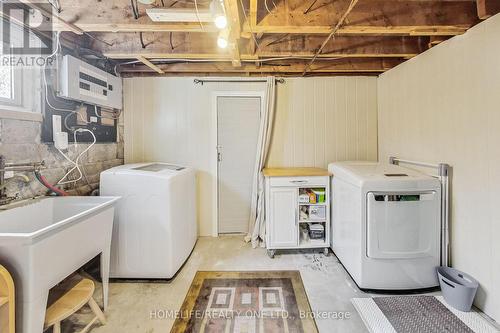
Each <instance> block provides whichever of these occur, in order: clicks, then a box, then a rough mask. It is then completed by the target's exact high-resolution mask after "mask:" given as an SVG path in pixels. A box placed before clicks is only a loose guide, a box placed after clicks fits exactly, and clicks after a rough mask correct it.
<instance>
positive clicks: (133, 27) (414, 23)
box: [55, 0, 478, 37]
mask: <svg viewBox="0 0 500 333" xmlns="http://www.w3.org/2000/svg"><path fill="white" fill-rule="evenodd" d="M59 1H60V3H61V7H62V12H61V13H60V16H61V18H63V19H65V20H66V21H67V22H71V23H73V24H75V26H77V27H79V28H81V29H82V30H84V31H101V32H139V31H142V32H148V31H149V32H151V31H174V32H179V31H184V32H203V31H206V32H215V31H217V29H216V28H215V27H214V26H213V24H210V25H209V24H205V25H204V27H205V30H202V29H201V27H200V26H199V24H197V23H158V22H152V21H151V20H150V19H149V17H147V15H145V14H144V10H143V8H144V6H142V5H141V6H142V7H141V8H142V11H141V15H140V17H139V18H138V19H137V20H135V19H134V18H133V16H132V15H131V10H130V1H127V0H114V1H113V5H112V6H111V5H110V3H109V2H108V1H102V0H85V1H76V0H59ZM225 1H228V2H231V3H233V2H235V3H236V4H238V3H239V0H225ZM252 1H254V0H252ZM308 4H309V3H308V2H305V1H299V0H287V1H276V5H277V8H276V9H275V10H273V15H265V17H263V18H262V19H261V20H260V21H259V24H255V25H254V24H253V22H244V24H243V27H242V33H243V35H244V37H250V32H251V31H253V32H254V33H268V34H269V33H291V34H325V35H328V33H329V32H330V30H331V24H332V22H338V20H339V18H340V15H341V14H340V13H342V12H343V9H342V8H344V7H345V1H331V2H329V4H327V5H325V6H323V7H321V8H318V9H315V11H314V12H310V13H308V14H304V11H305V9H306V8H307V6H308ZM186 6H187V5H186ZM260 7H262V6H260ZM200 9H204V8H202V7H201V6H200ZM259 10H260V11H261V12H262V8H257V14H258V13H259ZM263 13H267V12H266V11H264V12H263ZM351 15H352V16H350V17H349V21H348V22H346V25H345V26H344V27H342V28H341V29H339V31H338V34H339V35H343V34H349V35H352V34H359V35H385V34H391V35H424V36H425V35H458V34H462V33H464V32H465V31H466V30H467V29H468V28H469V27H471V26H472V25H474V24H475V23H477V22H478V18H477V9H476V2H475V1H473V0H461V1H458V0H451V1H441V0H428V1H413V0H399V1H393V0H370V1H361V2H360V3H359V4H358V5H357V7H356V10H354V11H353V12H352V14H351ZM261 16H262V15H261ZM249 24H251V25H252V26H251V27H250V25H249ZM55 27H56V28H57V29H62V30H67V29H68V27H65V26H64V25H61V24H56V25H55ZM250 28H251V29H250Z"/></svg>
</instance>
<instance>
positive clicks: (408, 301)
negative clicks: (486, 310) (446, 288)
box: [351, 296, 499, 333]
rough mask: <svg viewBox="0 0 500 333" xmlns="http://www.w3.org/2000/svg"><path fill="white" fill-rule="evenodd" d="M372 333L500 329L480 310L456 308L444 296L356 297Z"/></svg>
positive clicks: (457, 332)
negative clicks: (468, 310)
mask: <svg viewBox="0 0 500 333" xmlns="http://www.w3.org/2000/svg"><path fill="white" fill-rule="evenodd" d="M351 301H352V303H353V304H354V307H355V308H356V310H357V311H358V312H359V314H360V315H361V318H362V319H363V321H364V323H365V325H366V327H367V328H368V330H369V331H370V332H372V333H396V332H397V333H424V332H425V333H433V332H436V333H441V332H452V333H473V332H476V333H483V332H485V333H490V332H491V333H493V332H499V331H498V330H497V329H496V328H495V327H494V326H493V325H492V324H490V323H489V322H488V321H487V320H486V319H485V318H484V317H482V316H481V315H480V314H479V313H478V312H474V311H471V312H461V311H458V310H455V309H454V308H452V307H451V306H449V305H448V304H446V302H445V300H444V299H443V297H442V296H393V297H375V298H353V299H352V300H351Z"/></svg>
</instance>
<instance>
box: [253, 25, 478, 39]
mask: <svg viewBox="0 0 500 333" xmlns="http://www.w3.org/2000/svg"><path fill="white" fill-rule="evenodd" d="M471 26H472V24H470V25H460V26H451V25H442V26H439V25H433V26H421V25H420V26H415V25H410V26H385V27H381V26H367V25H349V26H343V27H341V28H340V29H339V30H338V35H341V36H342V35H344V36H345V35H356V36H361V35H368V36H372V35H394V36H455V35H462V34H464V33H465V32H466V31H467V29H469V28H470V27H471ZM331 30H332V27H331V26H310V25H307V26H291V25H288V26H287V25H282V26H265V25H259V26H257V27H252V28H251V30H250V27H249V26H248V23H245V24H244V25H243V34H244V36H245V37H247V38H248V37H249V34H250V31H253V32H254V33H262V34H301V35H304V34H306V35H311V34H318V35H327V34H329V33H330V31H331Z"/></svg>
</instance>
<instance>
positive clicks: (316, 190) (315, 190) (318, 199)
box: [312, 188, 326, 203]
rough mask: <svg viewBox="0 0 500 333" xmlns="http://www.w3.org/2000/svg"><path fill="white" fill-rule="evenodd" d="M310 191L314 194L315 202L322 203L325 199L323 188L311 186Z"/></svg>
mask: <svg viewBox="0 0 500 333" xmlns="http://www.w3.org/2000/svg"><path fill="white" fill-rule="evenodd" d="M312 192H313V193H314V195H315V196H316V202H317V203H324V202H325V199H326V195H325V189H324V188H313V189H312Z"/></svg>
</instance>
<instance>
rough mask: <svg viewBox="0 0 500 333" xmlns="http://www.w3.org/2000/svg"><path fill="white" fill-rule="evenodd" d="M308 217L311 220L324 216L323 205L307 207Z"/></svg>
mask: <svg viewBox="0 0 500 333" xmlns="http://www.w3.org/2000/svg"><path fill="white" fill-rule="evenodd" d="M309 218H310V219H312V220H320V219H325V218H326V207H325V206H311V207H309Z"/></svg>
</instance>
